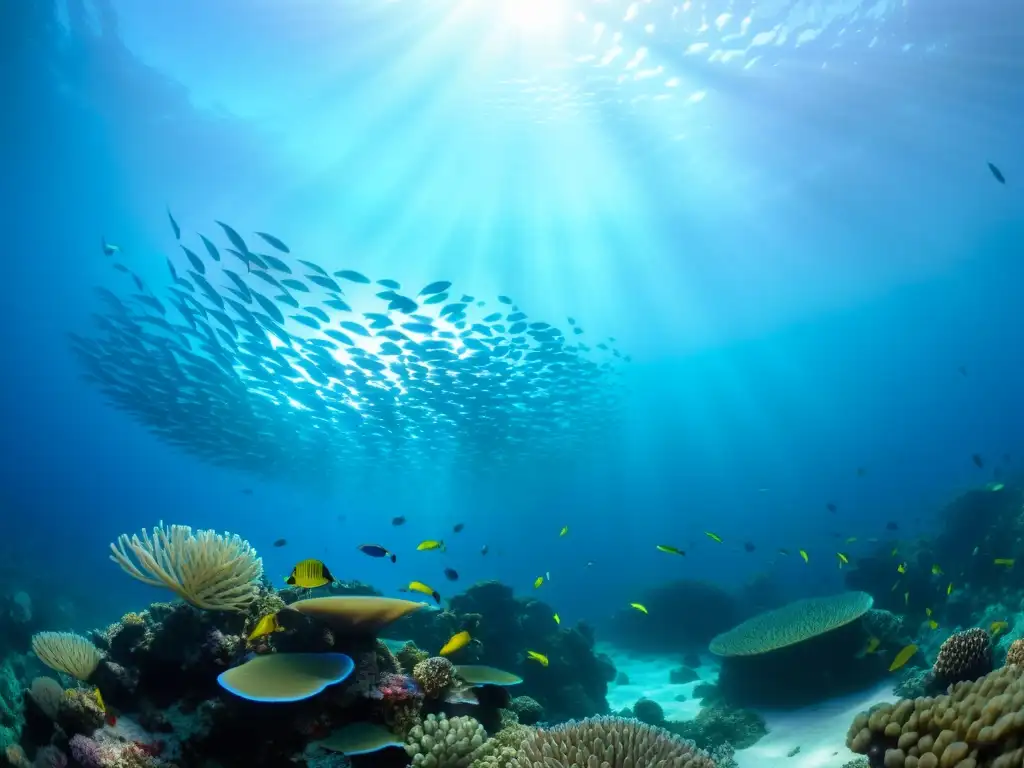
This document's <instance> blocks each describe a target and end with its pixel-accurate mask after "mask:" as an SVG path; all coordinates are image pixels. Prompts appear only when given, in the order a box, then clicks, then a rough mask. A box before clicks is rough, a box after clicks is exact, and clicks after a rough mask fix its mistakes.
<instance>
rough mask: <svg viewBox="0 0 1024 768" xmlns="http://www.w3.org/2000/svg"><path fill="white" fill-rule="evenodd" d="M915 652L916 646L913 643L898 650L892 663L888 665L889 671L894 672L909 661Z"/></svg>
mask: <svg viewBox="0 0 1024 768" xmlns="http://www.w3.org/2000/svg"><path fill="white" fill-rule="evenodd" d="M915 653H917V646H916V645H914V644H913V643H911V644H910V645H908V646H906V647H905V648H903V649H901V650H900V652H899V653H897V654H896V658H895V659H893V660H892V664H890V665H889V671H890V672H895V671H896V670H897V669H899V668H900V667H902V666H903V665H904V664H906V663H907V662H908V661H910V659H911V658H912V657H913V656H914V654H915Z"/></svg>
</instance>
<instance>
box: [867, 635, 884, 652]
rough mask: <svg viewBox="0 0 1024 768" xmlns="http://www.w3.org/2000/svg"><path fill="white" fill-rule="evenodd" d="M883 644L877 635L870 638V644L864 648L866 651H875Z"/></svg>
mask: <svg viewBox="0 0 1024 768" xmlns="http://www.w3.org/2000/svg"><path fill="white" fill-rule="evenodd" d="M881 644H882V641H881V640H879V639H878V638H877V637H870V638H868V646H867V648H865V649H864V653H874V652H875V651H877V650H878V646H880V645H881Z"/></svg>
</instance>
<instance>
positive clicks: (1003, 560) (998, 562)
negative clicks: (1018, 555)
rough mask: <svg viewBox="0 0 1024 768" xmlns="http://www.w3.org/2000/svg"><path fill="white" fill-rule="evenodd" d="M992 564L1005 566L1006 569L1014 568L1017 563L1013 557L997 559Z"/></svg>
mask: <svg viewBox="0 0 1024 768" xmlns="http://www.w3.org/2000/svg"><path fill="white" fill-rule="evenodd" d="M992 562H993V563H995V564H996V565H1002V566H1005V567H1006V568H1013V564H1014V563H1015V562H1016V560H1015V559H1014V558H1012V557H997V558H996V559H995V560H993V561H992Z"/></svg>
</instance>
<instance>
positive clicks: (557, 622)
mask: <svg viewBox="0 0 1024 768" xmlns="http://www.w3.org/2000/svg"><path fill="white" fill-rule="evenodd" d="M554 618H555V624H561V623H562V620H561V619H560V618H558V614H557V613H556V614H555V616H554Z"/></svg>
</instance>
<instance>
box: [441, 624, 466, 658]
mask: <svg viewBox="0 0 1024 768" xmlns="http://www.w3.org/2000/svg"><path fill="white" fill-rule="evenodd" d="M472 639H473V638H471V637H470V636H469V632H466V631H465V630H463V631H462V632H457V633H455V634H454V635H452V636H451V638H449V640H448V642H447V643H445V644H444V647H443V648H442V649H441V650H440V651H438V652H437V654H438V655H439V656H447V655H448V654H449V653H455V652H456V651H459V650H462V649H463V648H465V647H466V646H467V645H469V641H470V640H472Z"/></svg>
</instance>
